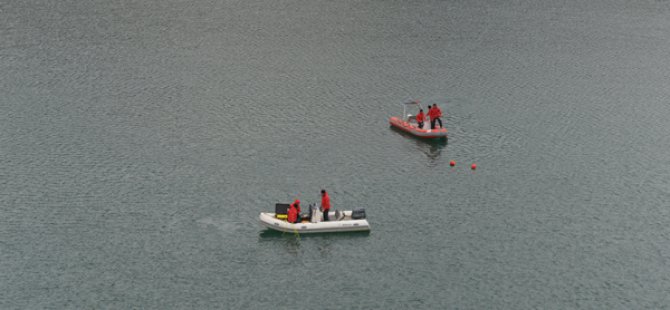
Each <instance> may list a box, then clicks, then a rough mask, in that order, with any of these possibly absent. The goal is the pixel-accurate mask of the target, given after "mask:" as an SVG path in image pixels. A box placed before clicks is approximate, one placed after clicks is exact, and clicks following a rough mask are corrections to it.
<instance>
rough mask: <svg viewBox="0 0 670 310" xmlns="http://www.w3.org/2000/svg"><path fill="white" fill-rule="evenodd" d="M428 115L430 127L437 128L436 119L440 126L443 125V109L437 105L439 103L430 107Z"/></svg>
mask: <svg viewBox="0 0 670 310" xmlns="http://www.w3.org/2000/svg"><path fill="white" fill-rule="evenodd" d="M428 114H429V115H428V116H430V129H435V121H437V122H438V123H440V128H443V127H442V119H441V117H442V110H440V108H438V107H437V104H434V103H433V107H432V108H431V109H430V112H428Z"/></svg>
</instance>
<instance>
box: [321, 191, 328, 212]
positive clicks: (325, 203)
mask: <svg viewBox="0 0 670 310" xmlns="http://www.w3.org/2000/svg"><path fill="white" fill-rule="evenodd" d="M321 207H323V210H330V197H328V193H324V194H323V196H322V197H321Z"/></svg>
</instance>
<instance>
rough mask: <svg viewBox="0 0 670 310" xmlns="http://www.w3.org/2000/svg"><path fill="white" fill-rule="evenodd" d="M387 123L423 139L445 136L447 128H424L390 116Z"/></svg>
mask: <svg viewBox="0 0 670 310" xmlns="http://www.w3.org/2000/svg"><path fill="white" fill-rule="evenodd" d="M389 124H391V126H392V127H394V128H397V129H400V130H402V131H404V132H407V133H410V134H412V135H414V136H416V137H419V138H424V139H440V138H447V129H446V128H439V129H424V128H419V127H417V126H416V125H414V124H410V123H409V122H406V121H403V120H402V119H400V118H398V117H395V116H392V117H391V118H390V119H389ZM427 125H428V124H424V127H426V126H427Z"/></svg>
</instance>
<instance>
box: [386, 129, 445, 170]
mask: <svg viewBox="0 0 670 310" xmlns="http://www.w3.org/2000/svg"><path fill="white" fill-rule="evenodd" d="M390 128H391V130H392V131H393V132H395V133H396V134H398V135H400V136H402V137H404V138H407V140H409V141H411V142H412V143H413V144H414V145H415V146H416V148H417V149H418V150H419V151H421V152H422V153H424V154H425V155H426V157H428V159H429V160H430V163H431V164H434V163H435V161H436V160H437V159H438V158H439V157H440V154H441V153H442V149H443V148H444V147H445V146H447V144H448V139H422V138H419V137H417V136H415V135H413V134H410V133H407V132H405V131H403V130H400V129H397V128H395V127H390Z"/></svg>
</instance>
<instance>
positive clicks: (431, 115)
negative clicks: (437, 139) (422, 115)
mask: <svg viewBox="0 0 670 310" xmlns="http://www.w3.org/2000/svg"><path fill="white" fill-rule="evenodd" d="M430 110H431V107H430V104H429V105H428V112H427V113H426V121H428V122H430V121H431V120H430V119H431V117H433V112H431V111H430ZM431 129H432V128H431Z"/></svg>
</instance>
